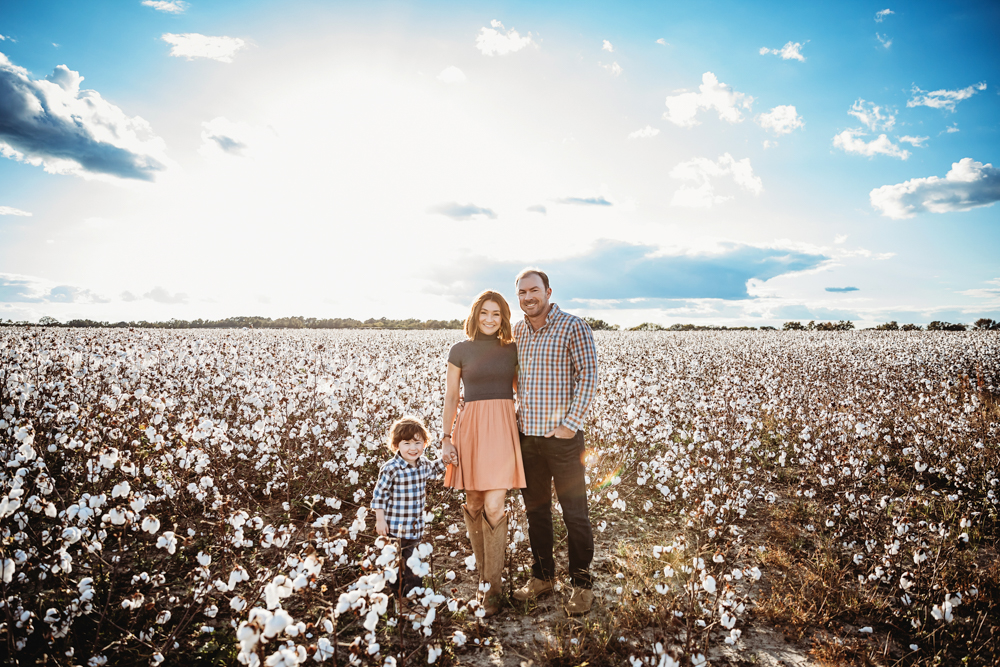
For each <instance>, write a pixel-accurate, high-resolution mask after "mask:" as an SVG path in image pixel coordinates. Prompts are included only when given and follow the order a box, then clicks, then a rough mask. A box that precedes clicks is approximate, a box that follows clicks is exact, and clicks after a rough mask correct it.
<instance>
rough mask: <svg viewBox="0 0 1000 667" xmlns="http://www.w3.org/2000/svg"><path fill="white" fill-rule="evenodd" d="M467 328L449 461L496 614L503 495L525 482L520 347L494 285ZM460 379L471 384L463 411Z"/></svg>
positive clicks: (447, 427) (450, 422)
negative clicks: (518, 397) (517, 398)
mask: <svg viewBox="0 0 1000 667" xmlns="http://www.w3.org/2000/svg"><path fill="white" fill-rule="evenodd" d="M465 335H466V337H467V340H464V341H462V342H461V343H456V344H455V345H454V346H453V347H452V348H451V352H450V353H449V355H448V385H447V390H446V392H445V398H444V436H443V437H442V443H443V445H444V448H443V451H444V452H446V454H447V455H450V456H449V458H451V461H450V462H451V463H453V464H455V463H456V458H455V456H454V455H455V454H457V465H450V466H448V470H447V472H446V473H445V478H444V484H445V486H449V487H451V488H453V489H462V490H464V491H465V505H464V506H463V513H464V514H465V526H466V528H467V529H468V531H469V539H470V540H471V541H472V552H473V553H474V554H475V556H476V567H477V568H478V569H479V581H480V584H483V583H488V584H489V589H488V591H487V593H486V595H485V598H484V600H483V606H484V607H485V609H486V615H487V616H492V615H493V614H495V613H496V612H497V610H498V608H499V600H500V593H501V582H502V574H503V565H504V554H505V550H506V545H507V514H506V513H505V512H504V497H505V496H506V494H507V491H508V489H521V488H524V486H525V481H524V465H523V464H522V463H521V447H520V440H519V437H518V433H517V417H516V415H515V411H514V390H515V388H516V384H517V347H516V346H515V344H514V335H513V331H512V330H511V326H510V307H509V306H508V305H507V301H506V300H505V299H504V298H503V297H502V296H501V295H500V294H498V293H497V292H492V291H489V290H487V291H485V292H483V293H482V294H480V295H479V296H478V297H476V300H475V302H473V304H472V310H471V311H469V317H468V318H466V320H465ZM459 384H461V385H464V388H465V396H464V405H463V407H462V410H461V412H458V400H459ZM456 413H457V419H456ZM449 445H453V446H454V449H452V448H451V447H449ZM446 460H447V459H446Z"/></svg>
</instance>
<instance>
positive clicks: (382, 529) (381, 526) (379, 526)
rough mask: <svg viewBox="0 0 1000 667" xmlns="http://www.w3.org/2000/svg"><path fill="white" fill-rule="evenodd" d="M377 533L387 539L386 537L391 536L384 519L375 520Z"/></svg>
mask: <svg viewBox="0 0 1000 667" xmlns="http://www.w3.org/2000/svg"><path fill="white" fill-rule="evenodd" d="M375 532H376V533H378V534H379V535H381V536H382V537H385V536H386V535H388V534H389V524H387V523H386V522H385V519H384V518H382V517H379V518H378V519H376V520H375Z"/></svg>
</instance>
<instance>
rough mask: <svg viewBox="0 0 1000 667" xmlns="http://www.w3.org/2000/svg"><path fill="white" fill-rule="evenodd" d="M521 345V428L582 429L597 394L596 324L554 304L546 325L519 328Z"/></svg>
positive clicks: (537, 431)
mask: <svg viewBox="0 0 1000 667" xmlns="http://www.w3.org/2000/svg"><path fill="white" fill-rule="evenodd" d="M514 340H515V341H517V364H518V369H517V425H518V428H519V429H520V430H521V433H524V434H525V435H545V434H546V433H548V432H549V431H551V430H552V429H554V428H555V427H557V426H559V425H562V426H566V427H567V428H571V429H573V430H574V431H579V430H580V429H582V428H583V424H584V422H585V421H586V417H587V410H588V409H589V408H590V403H591V401H593V399H594V394H595V393H596V392H597V347H596V346H595V345H594V334H593V332H592V331H591V330H590V325H588V324H587V323H586V322H584V321H583V320H582V319H580V318H579V317H577V316H576V315H570V314H569V313H564V312H563V311H562V310H560V308H559V306H557V305H556V304H554V303H553V304H551V305H550V307H549V314H548V316H547V317H546V318H545V324H543V325H542V326H541V327H539V328H538V330H537V331H532V329H531V325H530V324H528V318H527V317H525V318H524V319H523V320H520V321H519V322H517V324H515V325H514Z"/></svg>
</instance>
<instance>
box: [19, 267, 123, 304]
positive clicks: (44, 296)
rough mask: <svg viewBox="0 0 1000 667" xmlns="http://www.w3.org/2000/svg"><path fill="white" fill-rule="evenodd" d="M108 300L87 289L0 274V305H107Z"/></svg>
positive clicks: (44, 280)
mask: <svg viewBox="0 0 1000 667" xmlns="http://www.w3.org/2000/svg"><path fill="white" fill-rule="evenodd" d="M108 302H109V299H106V298H105V297H103V296H101V295H100V294H97V293H95V292H93V291H91V290H89V289H83V288H80V287H76V286H73V285H60V284H59V283H56V282H53V281H51V280H46V279H44V278H37V277H35V276H26V275H21V274H17V273H0V303H6V304H10V303H36V304H54V303H108Z"/></svg>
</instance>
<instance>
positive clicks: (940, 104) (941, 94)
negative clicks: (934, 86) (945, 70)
mask: <svg viewBox="0 0 1000 667" xmlns="http://www.w3.org/2000/svg"><path fill="white" fill-rule="evenodd" d="M982 90H986V82H985V81H981V82H980V83H977V84H973V85H971V86H969V87H967V88H962V89H961V90H944V89H941V90H935V91H931V92H927V91H926V90H920V89H919V88H917V87H916V86H914V87H913V99H911V100H907V102H906V106H908V107H930V108H932V109H947V110H948V111H954V110H955V105H956V104H958V103H959V102H961V101H962V100H967V99H969V98H970V97H972V96H973V95H975V94H976V93H977V92H979V91H982Z"/></svg>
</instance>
